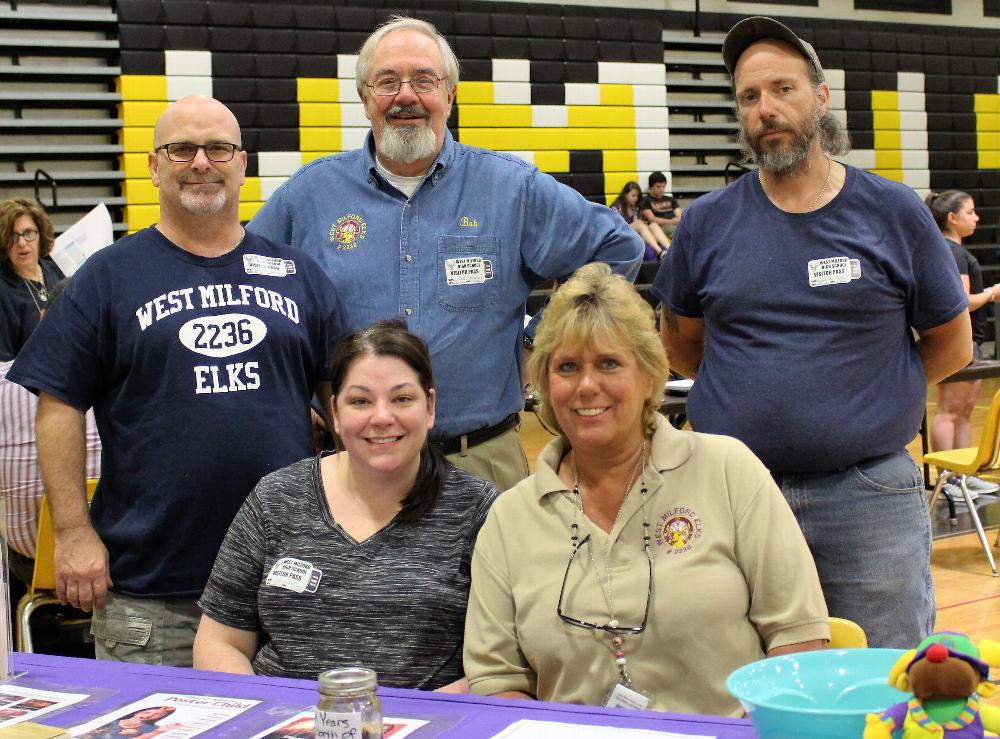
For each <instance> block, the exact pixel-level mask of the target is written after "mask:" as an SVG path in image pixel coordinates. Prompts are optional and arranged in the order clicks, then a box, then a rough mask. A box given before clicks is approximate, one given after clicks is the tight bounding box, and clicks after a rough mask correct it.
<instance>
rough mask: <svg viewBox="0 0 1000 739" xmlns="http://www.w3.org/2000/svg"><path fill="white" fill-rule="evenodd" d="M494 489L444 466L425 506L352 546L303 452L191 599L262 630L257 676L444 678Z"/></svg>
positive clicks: (251, 507) (398, 683)
mask: <svg viewBox="0 0 1000 739" xmlns="http://www.w3.org/2000/svg"><path fill="white" fill-rule="evenodd" d="M497 495H498V490H497V489H496V487H495V486H494V485H493V484H492V483H490V482H487V481H486V480H483V479H481V478H478V477H473V476H472V475H470V474H468V473H466V472H463V471H462V470H459V469H458V468H455V467H451V466H449V472H448V478H447V480H446V482H445V487H444V491H443V493H442V495H441V498H440V499H439V500H438V502H437V504H436V505H435V506H434V508H433V509H432V510H431V511H430V512H429V513H428V514H426V515H425V516H423V517H422V518H421V519H420V520H419V521H416V522H413V523H408V524H404V523H400V522H399V521H398V519H393V520H392V521H391V522H390V523H389V524H388V525H387V526H386V527H385V528H383V529H382V530H381V531H379V532H377V533H376V534H374V535H373V536H372V537H371V538H369V539H367V540H366V541H364V542H362V543H360V544H359V543H358V542H356V541H354V539H352V538H351V537H350V536H349V535H348V534H347V533H346V532H344V531H343V529H341V528H340V526H338V525H337V524H336V523H335V522H334V520H333V517H332V516H331V514H330V509H329V506H328V505H327V503H326V498H325V496H324V493H323V485H322V480H321V477H320V471H319V457H316V458H313V459H304V460H302V461H301V462H296V463H295V464H293V465H291V466H289V467H285V468H284V469H282V470H278V471H277V472H274V473H272V474H270V475H268V476H267V477H265V478H263V479H262V480H261V481H260V483H259V484H258V485H257V487H256V488H255V489H254V491H253V492H252V493H251V494H250V496H249V497H248V498H247V499H246V502H245V503H244V504H243V507H242V508H241V509H240V511H239V513H238V514H237V515H236V518H235V519H234V520H233V524H232V526H231V527H230V529H229V533H228V534H226V538H225V541H224V542H223V544H222V548H221V549H220V550H219V556H218V558H217V559H216V561H215V567H214V568H213V569H212V574H211V577H209V580H208V585H207V586H206V587H205V592H204V593H203V594H202V597H201V600H200V601H199V602H198V605H200V606H201V608H202V610H203V611H204V612H205V613H206V614H208V615H209V616H210V617H211V618H213V619H214V620H216V621H218V622H219V623H221V624H225V625H227V626H231V627H233V628H236V629H242V630H244V631H256V632H258V633H259V637H260V646H259V649H258V652H257V654H256V656H255V657H254V659H253V669H254V671H255V672H256V673H257V674H260V675H283V676H286V677H297V678H315V677H316V676H317V674H318V673H320V672H321V671H323V670H327V669H329V668H331V667H340V666H346V665H364V666H365V667H370V668H372V669H374V670H375V671H376V672H377V673H378V679H379V684H381V685H387V686H391V687H401V688H404V687H405V688H423V689H427V690H432V689H434V688H439V687H441V686H442V685H447V684H448V683H450V682H452V681H454V680H457V679H458V678H460V677H462V674H463V672H462V634H463V629H464V625H465V609H466V604H467V601H468V597H469V584H470V560H471V557H472V547H473V545H474V544H475V539H476V535H477V534H478V532H479V528H480V527H481V526H482V525H483V521H484V520H485V519H486V514H487V512H488V511H489V509H490V506H491V505H492V504H493V501H494V499H495V498H496V496H497ZM317 571H318V572H317ZM317 579H318V582H317ZM269 583H270V584H269Z"/></svg>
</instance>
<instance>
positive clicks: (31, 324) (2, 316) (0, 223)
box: [0, 198, 63, 361]
mask: <svg viewBox="0 0 1000 739" xmlns="http://www.w3.org/2000/svg"><path fill="white" fill-rule="evenodd" d="M53 241H54V239H53V236H52V221H50V220H49V217H48V215H46V213H45V211H44V210H43V209H42V206H41V205H39V204H38V201H36V200H29V199H28V198H12V199H10V200H4V201H0V361H6V360H8V359H13V358H14V357H16V356H17V353H18V352H19V351H20V350H21V347H22V346H24V342H25V341H27V340H28V337H29V336H30V335H31V332H32V331H34V330H35V328H36V327H37V326H38V320H39V318H41V315H42V311H44V310H45V309H46V308H48V306H49V290H51V289H52V288H53V287H55V284H56V283H57V282H59V280H61V279H62V278H63V273H62V271H61V270H60V269H59V268H58V267H57V266H56V265H55V262H53V261H52V260H51V259H48V256H49V252H51V251H52V244H53Z"/></svg>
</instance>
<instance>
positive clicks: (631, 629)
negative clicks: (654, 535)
mask: <svg viewBox="0 0 1000 739" xmlns="http://www.w3.org/2000/svg"><path fill="white" fill-rule="evenodd" d="M588 541H590V534H587V535H586V536H585V537H583V539H582V540H581V541H580V543H579V544H577V543H576V542H575V541H574V542H573V551H572V552H571V553H570V555H569V562H567V563H566V574H564V575H563V581H562V587H561V588H559V602H558V603H557V604H556V613H557V614H558V615H559V618H561V619H562V620H563V621H565V622H566V623H568V624H570V625H571V626H579V627H580V628H582V629H593V630H596V631H606V632H607V633H609V634H641V633H642V632H643V631H644V630H645V629H646V622H647V621H648V620H649V604H650V603H651V602H652V599H653V556H652V554H651V553H650V551H649V546H648V545H646V546H644V547H643V551H645V553H646V562H647V563H648V564H649V581H648V585H647V587H646V610H645V612H644V613H643V615H642V623H641V624H639V625H638V626H612V625H611V624H610V623H607V624H604V625H603V626H602V625H601V624H595V623H591V622H590V621H584V620H583V619H579V618H573V617H572V616H567V615H566V614H565V613H563V610H562V605H563V596H564V595H565V593H566V582H567V581H568V580H569V571H570V568H572V567H573V560H575V559H576V555H577V553H579V551H580V550H581V549H582V548H583V545H584V544H586V543H587V542H588Z"/></svg>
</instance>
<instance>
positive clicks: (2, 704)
mask: <svg viewBox="0 0 1000 739" xmlns="http://www.w3.org/2000/svg"><path fill="white" fill-rule="evenodd" d="M87 697H89V696H87V695H86V694H85V693H56V692H53V691H51V690H35V689H34V688H22V687H20V686H18V685H0V726H10V725H11V724H16V723H19V722H21V721H35V720H36V719H37V718H38V717H39V716H44V715H45V714H46V713H52V712H53V711H58V710H59V709H60V708H65V707H66V706H71V705H73V704H74V703H79V702H80V701H82V700H83V699H84V698H87Z"/></svg>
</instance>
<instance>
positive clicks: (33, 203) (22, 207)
mask: <svg viewBox="0 0 1000 739" xmlns="http://www.w3.org/2000/svg"><path fill="white" fill-rule="evenodd" d="M21 216H31V219H32V220H33V221H34V222H35V225H36V226H37V227H38V258H39V259H43V258H45V257H47V256H48V255H49V252H51V251H52V244H53V242H54V241H55V237H54V236H53V232H52V221H51V220H49V216H48V214H47V213H46V212H45V209H44V208H42V206H41V203H39V202H38V201H37V200H33V199H31V198H11V199H10V200H3V201H0V267H2V266H3V265H4V264H6V263H7V260H8V257H7V247H8V246H9V245H10V236H11V234H12V233H14V224H15V223H16V222H17V219H18V218H20V217H21Z"/></svg>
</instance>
